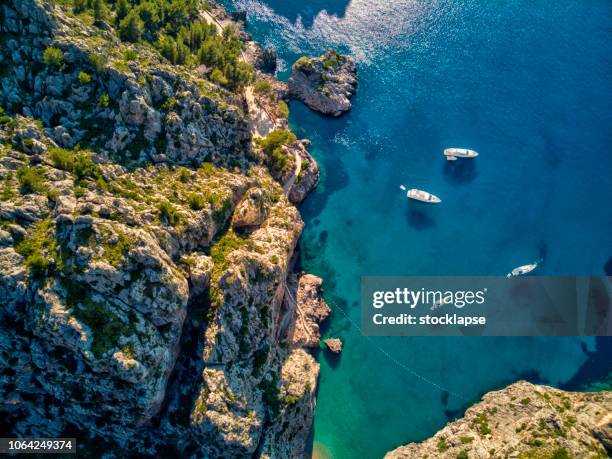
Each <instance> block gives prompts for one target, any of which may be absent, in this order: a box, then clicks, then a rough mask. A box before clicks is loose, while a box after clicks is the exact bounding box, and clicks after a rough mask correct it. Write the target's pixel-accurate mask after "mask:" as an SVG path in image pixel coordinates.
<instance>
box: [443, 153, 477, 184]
mask: <svg viewBox="0 0 612 459" xmlns="http://www.w3.org/2000/svg"><path fill="white" fill-rule="evenodd" d="M477 176H478V173H477V172H476V161H475V160H473V159H466V160H462V159H458V160H456V161H446V164H444V178H445V179H446V180H447V181H448V182H450V183H453V184H456V185H465V184H467V183H470V182H473V181H474V179H475V178H476V177H477Z"/></svg>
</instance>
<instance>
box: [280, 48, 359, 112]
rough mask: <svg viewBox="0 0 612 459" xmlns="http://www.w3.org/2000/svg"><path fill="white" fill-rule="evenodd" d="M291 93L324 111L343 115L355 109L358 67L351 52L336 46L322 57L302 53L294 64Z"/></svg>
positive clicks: (308, 104) (292, 95)
mask: <svg viewBox="0 0 612 459" xmlns="http://www.w3.org/2000/svg"><path fill="white" fill-rule="evenodd" d="M291 70H292V73H291V77H290V78H289V81H288V86H289V94H290V95H291V97H294V98H295V99H298V100H301V101H302V102H304V103H305V104H306V105H307V106H308V107H310V108H311V109H313V110H316V111H318V112H320V113H323V114H324V115H331V116H340V115H341V114H342V113H344V112H346V111H348V110H350V109H351V97H353V95H354V94H355V91H356V88H357V70H356V66H355V61H354V59H353V58H352V57H351V56H346V55H344V54H340V53H338V52H337V51H335V50H333V49H329V50H327V52H325V54H323V55H322V56H320V57H301V58H300V59H298V60H297V61H296V62H295V64H293V67H292V69H291Z"/></svg>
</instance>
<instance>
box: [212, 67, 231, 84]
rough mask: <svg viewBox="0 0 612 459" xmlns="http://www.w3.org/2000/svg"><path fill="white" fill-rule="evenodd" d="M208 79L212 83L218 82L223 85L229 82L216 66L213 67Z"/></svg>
mask: <svg viewBox="0 0 612 459" xmlns="http://www.w3.org/2000/svg"><path fill="white" fill-rule="evenodd" d="M210 81H212V82H213V83H217V84H220V85H221V86H225V85H227V84H228V83H229V80H228V79H227V78H226V77H225V75H224V74H223V72H222V71H221V70H219V69H218V68H214V69H213V71H212V72H211V73H210Z"/></svg>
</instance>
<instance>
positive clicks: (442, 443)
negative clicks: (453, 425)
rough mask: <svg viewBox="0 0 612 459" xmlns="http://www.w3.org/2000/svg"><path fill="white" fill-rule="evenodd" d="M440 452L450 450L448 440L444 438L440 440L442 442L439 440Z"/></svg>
mask: <svg viewBox="0 0 612 459" xmlns="http://www.w3.org/2000/svg"><path fill="white" fill-rule="evenodd" d="M437 447H438V452H440V453H443V452H444V451H446V450H447V449H448V445H447V444H446V440H445V439H444V438H440V440H438V445H437Z"/></svg>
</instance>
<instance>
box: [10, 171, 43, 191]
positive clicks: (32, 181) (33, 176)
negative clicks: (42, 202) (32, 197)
mask: <svg viewBox="0 0 612 459" xmlns="http://www.w3.org/2000/svg"><path fill="white" fill-rule="evenodd" d="M17 179H18V180H19V186H20V188H21V192H22V193H24V194H28V193H41V192H44V191H46V189H47V187H46V185H45V181H44V180H45V178H44V175H43V171H42V169H41V168H39V167H28V166H21V167H20V168H19V169H17Z"/></svg>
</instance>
